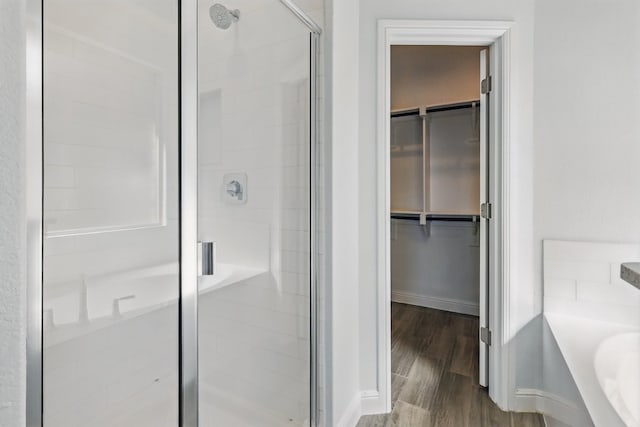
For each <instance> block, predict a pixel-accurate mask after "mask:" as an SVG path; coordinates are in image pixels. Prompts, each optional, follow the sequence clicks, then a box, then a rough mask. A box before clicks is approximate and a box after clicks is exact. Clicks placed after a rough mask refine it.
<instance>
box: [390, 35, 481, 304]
mask: <svg viewBox="0 0 640 427" xmlns="http://www.w3.org/2000/svg"><path fill="white" fill-rule="evenodd" d="M481 49H483V48H482V47H469V46H393V47H392V51H391V55H392V56H391V57H392V62H391V64H392V65H391V102H392V106H391V111H392V113H391V153H390V154H391V155H390V159H391V165H390V171H391V287H392V292H391V294H392V295H391V297H392V301H394V302H400V303H405V304H411V305H417V306H423V307H429V308H434V309H438V310H445V311H449V312H457V313H462V314H467V315H474V316H477V315H478V313H479V274H480V268H479V266H480V209H479V207H480V169H481V168H480V102H479V99H480V84H479V75H480V74H479V69H480V59H479V58H480V50H481Z"/></svg>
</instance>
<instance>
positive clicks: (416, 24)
mask: <svg viewBox="0 0 640 427" xmlns="http://www.w3.org/2000/svg"><path fill="white" fill-rule="evenodd" d="M512 24H513V23H512V22H507V21H431V20H380V21H378V44H377V51H378V82H377V83H378V85H377V87H378V94H377V96H378V101H377V103H378V106H377V122H378V128H377V158H378V165H377V167H378V173H377V175H378V183H377V196H378V202H377V203H378V206H377V220H376V221H377V241H378V245H377V248H378V251H377V261H378V271H377V277H378V280H377V308H376V309H377V321H378V324H377V335H378V340H377V341H378V344H377V353H378V372H377V396H376V393H372V392H367V393H366V394H365V395H363V399H362V409H363V413H382V412H390V411H391V268H390V261H391V250H390V235H389V231H390V224H391V221H390V214H391V210H390V166H389V165H390V164H389V160H390V159H389V157H390V154H389V153H390V114H391V111H390V108H391V107H390V106H391V90H390V87H391V78H390V77H391V67H390V65H391V45H460V46H465V45H466V46H469V45H471V46H491V50H490V67H491V75H492V78H493V90H492V95H493V96H492V104H491V111H492V115H491V117H490V123H489V135H490V144H491V149H492V151H491V159H490V162H491V163H492V165H493V168H495V169H494V171H495V176H496V179H495V181H494V182H492V183H490V185H491V188H490V193H491V195H492V197H491V199H490V202H491V203H492V204H493V220H492V224H493V227H491V228H492V231H491V234H490V238H491V239H494V242H495V243H496V244H495V245H492V248H491V250H490V251H491V253H490V254H489V260H490V266H489V272H490V277H493V278H495V280H491V281H490V283H489V295H490V297H489V306H490V313H489V322H490V325H491V329H492V345H491V347H490V350H489V395H490V396H491V398H492V399H493V401H494V402H496V403H497V404H498V406H500V407H501V408H503V409H507V408H508V406H509V405H508V402H509V399H508V392H509V389H510V384H512V381H511V367H510V365H511V364H510V360H509V355H508V352H507V346H506V344H507V343H508V331H509V295H510V289H509V288H510V282H509V269H510V263H509V245H510V228H509V224H510V218H509V206H510V195H511V194H510V187H509V180H508V179H507V177H509V176H510V169H511V159H510V151H511V150H510V145H511V143H512V142H511V134H510V119H511V113H512V111H511V108H512V107H511V104H510V94H511V91H510V84H511V79H510V70H511V68H512V61H513V56H512V54H511V43H510V28H511V26H512Z"/></svg>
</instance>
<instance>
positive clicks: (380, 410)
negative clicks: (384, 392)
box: [360, 390, 390, 415]
mask: <svg viewBox="0 0 640 427" xmlns="http://www.w3.org/2000/svg"><path fill="white" fill-rule="evenodd" d="M360 396H361V399H362V400H361V402H362V403H361V405H360V406H361V408H362V415H374V414H384V413H387V412H389V410H390V408H387V405H386V402H385V401H384V399H383V398H382V396H381V395H380V392H379V391H378V390H365V391H363V392H362V393H361V394H360Z"/></svg>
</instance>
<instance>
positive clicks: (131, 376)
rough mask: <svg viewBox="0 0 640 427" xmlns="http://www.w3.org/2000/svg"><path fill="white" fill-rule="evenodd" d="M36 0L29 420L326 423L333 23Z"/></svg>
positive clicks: (264, 12)
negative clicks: (326, 116)
mask: <svg viewBox="0 0 640 427" xmlns="http://www.w3.org/2000/svg"><path fill="white" fill-rule="evenodd" d="M312 3H313V2H311V3H310V4H312ZM317 3H318V5H316V6H319V7H318V9H319V10H321V8H322V2H320V1H318V2H317ZM29 10H30V13H31V17H32V19H33V20H35V21H34V22H36V23H37V22H40V23H41V26H39V27H38V26H37V25H36V26H34V28H35V29H34V30H33V31H35V33H34V34H36V35H38V34H39V41H40V44H39V45H37V44H36V45H35V46H36V47H38V48H39V49H40V51H39V52H40V54H41V56H40V58H41V61H42V79H41V81H40V82H39V83H36V86H35V87H37V88H40V90H41V92H40V95H41V98H40V101H39V102H41V105H42V116H41V119H42V137H41V140H40V144H41V150H42V159H41V164H40V167H41V168H42V169H41V170H42V175H43V176H42V185H41V187H40V188H39V191H40V194H41V196H42V199H41V200H42V205H41V211H40V212H41V225H42V227H41V231H40V235H39V240H38V239H33V241H34V242H38V241H39V242H40V246H39V248H40V251H41V252H40V254H41V255H42V257H41V261H42V265H41V268H42V270H41V281H39V282H38V283H36V282H35V281H34V285H33V286H31V285H30V286H31V287H32V288H33V289H30V291H29V297H30V300H31V303H30V307H31V310H32V312H30V315H29V321H30V329H29V336H28V352H29V355H28V356H29V359H28V376H29V385H28V400H27V406H28V416H27V425H28V426H29V427H32V426H46V427H57V426H64V427H73V426H78V427H86V426H96V427H97V426H104V427H113V426H136V427H140V426H149V427H152V426H153V427H159V426H184V427H187V426H188V427H195V426H198V425H200V426H225V427H227V426H256V425H259V426H313V425H317V412H318V409H317V404H316V400H317V396H316V389H317V368H316V366H317V362H316V351H317V344H316V341H317V334H316V311H317V307H316V237H315V221H316V220H315V215H316V214H315V213H316V211H317V205H316V204H317V202H316V186H317V185H316V165H317V159H316V150H317V147H316V143H317V141H316V134H317V128H316V126H317V109H316V102H317V94H316V78H317V55H318V37H319V34H320V29H319V27H318V26H317V25H316V24H315V23H314V22H313V21H312V20H311V19H310V18H308V17H307V15H306V14H305V13H304V12H303V11H302V10H301V9H299V8H298V7H297V6H296V5H295V4H294V3H292V2H291V1H288V0H281V1H278V0H242V1H240V0H229V1H228V2H227V3H225V4H217V3H215V0H197V1H196V0H192V1H184V0H183V1H179V0H165V1H156V0H126V1H125V0H107V1H96V0H87V1H82V2H70V1H69V0H44V1H41V0H30V8H29ZM38 20H39V21H38ZM38 31H40V33H38ZM35 167H36V169H37V165H35ZM35 199H37V197H36V198H34V200H35ZM36 253H37V252H36ZM36 264H37V263H36ZM35 269H36V268H35V267H34V271H33V272H32V273H34V274H35V275H36V276H37V272H36V271H35Z"/></svg>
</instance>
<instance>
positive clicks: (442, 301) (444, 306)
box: [391, 291, 480, 316]
mask: <svg viewBox="0 0 640 427" xmlns="http://www.w3.org/2000/svg"><path fill="white" fill-rule="evenodd" d="M391 301H393V302H400V303H403V304H411V305H419V306H420V307H428V308H435V309H437V310H445V311H453V312H455V313H462V314H470V315H472V316H478V315H479V313H480V308H479V306H478V304H472V303H469V302H467V301H461V300H457V299H452V298H438V297H431V296H427V295H419V294H414V293H411V292H402V291H391Z"/></svg>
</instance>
